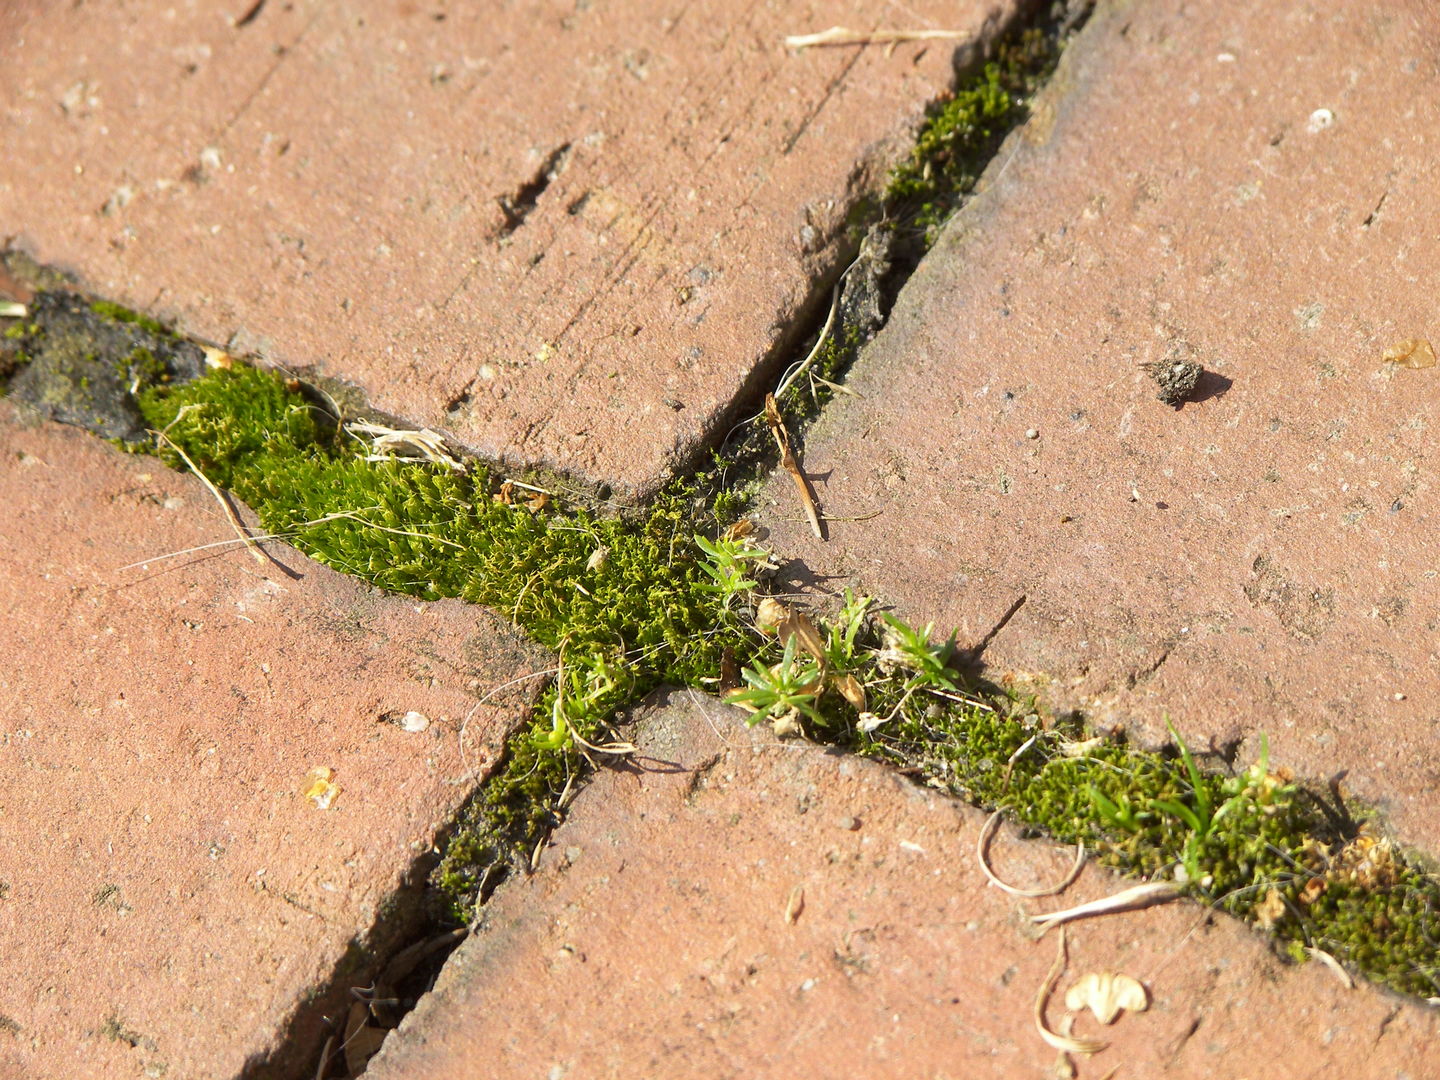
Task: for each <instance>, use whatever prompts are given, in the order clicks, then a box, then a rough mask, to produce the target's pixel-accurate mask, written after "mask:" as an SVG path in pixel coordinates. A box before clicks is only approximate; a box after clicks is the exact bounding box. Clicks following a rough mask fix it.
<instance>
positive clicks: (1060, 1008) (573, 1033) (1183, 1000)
mask: <svg viewBox="0 0 1440 1080" xmlns="http://www.w3.org/2000/svg"><path fill="white" fill-rule="evenodd" d="M639 713H640V726H639V728H638V732H639V734H638V742H639V746H640V753H639V754H638V755H637V756H636V757H635V758H634V759H633V760H632V761H630V762H629V763H627V764H626V765H624V766H622V767H620V768H617V769H613V770H607V771H605V772H603V773H602V774H601V775H600V776H599V777H598V778H597V779H596V780H595V781H594V783H593V784H592V785H591V786H590V787H588V788H586V789H585V790H584V791H583V792H581V794H580V795H579V797H578V798H577V799H576V801H575V803H574V806H573V809H572V813H571V818H570V821H569V822H568V823H567V824H565V825H564V826H562V827H561V828H560V829H559V830H557V831H556V833H555V834H554V836H553V838H552V843H551V845H550V847H549V849H548V850H547V851H546V853H545V855H544V856H543V858H542V862H541V868H540V871H539V873H538V874H536V875H535V876H533V877H531V878H529V879H525V880H520V881H515V882H512V883H510V884H507V885H505V886H502V888H501V890H500V891H499V892H497V894H496V896H495V897H494V898H493V899H492V901H491V903H490V905H489V906H488V907H487V908H486V910H485V917H484V921H483V924H482V926H481V927H480V928H479V930H478V931H477V932H476V933H475V934H473V935H472V937H471V938H470V940H469V941H467V942H466V943H465V944H464V945H463V946H462V947H461V949H460V950H459V951H458V952H457V953H456V955H455V957H453V958H452V960H451V962H450V964H449V965H448V966H447V967H446V969H445V971H444V973H443V974H442V976H441V980H440V982H439V984H438V985H437V987H436V989H435V991H434V992H433V993H432V994H431V995H430V996H429V997H428V998H426V999H425V1000H424V1001H423V1002H422V1003H421V1005H420V1006H419V1008H418V1009H417V1010H416V1011H415V1012H414V1013H412V1014H411V1015H410V1017H409V1018H408V1019H407V1020H406V1021H405V1022H404V1023H403V1024H402V1026H401V1027H400V1028H399V1029H398V1031H397V1032H396V1033H395V1034H394V1035H392V1036H391V1038H390V1041H389V1042H388V1043H387V1044H386V1045H385V1047H384V1048H383V1049H382V1051H381V1053H380V1056H379V1057H378V1058H377V1059H376V1060H375V1061H373V1062H372V1064H371V1068H370V1071H369V1072H368V1073H367V1075H368V1076H373V1077H374V1078H375V1080H410V1078H420V1077H424V1078H426V1080H445V1078H449V1077H473V1076H480V1075H484V1076H494V1077H535V1076H552V1077H565V1078H567V1080H585V1078H589V1077H609V1076H669V1077H707V1078H713V1077H740V1076H745V1077H751V1076H758V1077H766V1076H807V1077H817V1078H828V1077H853V1076H866V1077H916V1076H926V1077H1037V1078H1039V1077H1052V1076H1055V1075H1057V1074H1056V1072H1055V1071H1054V1066H1055V1063H1056V1053H1055V1051H1054V1050H1052V1049H1050V1048H1049V1047H1047V1046H1046V1045H1045V1044H1044V1043H1043V1042H1042V1041H1041V1040H1040V1038H1039V1036H1038V1035H1037V1034H1036V1032H1035V1030H1034V1028H1033V1027H1032V1022H1031V1010H1032V1007H1033V1003H1034V1001H1035V999H1036V994H1037V992H1038V991H1039V989H1040V988H1041V986H1042V985H1043V983H1044V981H1045V978H1046V975H1047V973H1048V972H1049V970H1050V967H1051V965H1052V964H1053V963H1054V961H1055V957H1056V945H1057V939H1056V936H1055V935H1053V934H1052V935H1050V936H1047V937H1045V938H1042V939H1040V940H1034V939H1033V936H1032V935H1031V934H1028V933H1026V932H1024V930H1023V929H1022V924H1023V923H1024V921H1025V920H1024V916H1023V913H1022V911H1021V905H1020V903H1018V902H1017V901H1016V900H1015V899H1013V898H1011V897H1008V896H1006V895H1005V894H1003V893H1002V892H1000V891H999V890H997V889H994V888H991V887H988V886H987V884H986V881H985V878H984V877H983V876H982V874H981V871H980V870H979V868H978V866H977V863H976V861H975V857H974V849H975V843H976V839H977V836H978V834H979V831H980V829H981V827H982V825H983V823H984V820H985V819H984V815H982V814H981V813H979V812H978V811H975V810H972V809H970V808H967V807H963V806H960V805H958V804H956V803H955V802H953V801H952V800H949V799H946V798H944V797H941V796H940V795H938V794H936V793H934V792H932V791H928V790H924V789H920V788H916V787H915V786H913V785H911V784H910V783H909V782H907V781H905V780H903V779H901V778H899V777H898V776H896V775H895V774H894V773H893V772H891V771H888V770H885V769H883V768H881V767H879V766H876V765H873V764H871V763H868V762H864V761H860V760H858V759H854V758H849V757H845V756H842V755H836V754H833V753H828V752H826V751H824V750H822V749H820V748H817V747H814V746H809V745H801V744H795V743H789V744H781V743H777V742H775V741H774V740H773V737H771V736H769V735H768V734H765V733H763V732H761V731H756V732H753V733H747V731H746V729H745V728H744V727H743V726H742V725H741V724H740V722H739V719H738V715H739V714H738V713H737V712H736V711H735V710H733V709H731V708H725V707H723V706H719V705H717V704H715V703H713V702H711V701H709V700H708V699H703V698H699V697H698V696H696V695H692V694H690V693H689V692H684V693H680V694H676V695H674V696H673V697H671V698H670V700H669V701H668V702H665V701H663V700H662V701H660V702H659V703H657V704H654V705H652V706H650V707H647V708H642V709H641V710H639ZM992 855H993V861H994V863H995V864H996V868H997V869H998V870H999V871H1000V872H1002V873H1003V874H1004V875H1005V876H1006V877H1007V878H1008V879H1009V880H1011V881H1012V882H1014V883H1016V884H1019V885H1024V886H1031V887H1033V886H1036V885H1042V886H1043V885H1044V884H1046V883H1048V882H1053V881H1055V880H1057V879H1059V878H1060V877H1062V876H1063V875H1064V873H1065V871H1066V869H1068V866H1069V863H1070V861H1071V854H1070V852H1068V851H1065V850H1060V849H1056V848H1054V847H1053V846H1050V845H1044V844H1039V843H1028V844H1019V843H1016V842H1015V837H1014V835H1013V833H1012V831H1011V830H1010V829H1008V828H1004V829H1002V830H1001V831H1000V833H999V836H998V838H997V841H996V843H995V845H994V848H993V851H992ZM1123 884H1124V883H1122V882H1119V881H1117V880H1115V879H1113V878H1112V877H1110V876H1109V875H1107V874H1104V873H1099V872H1096V871H1095V870H1094V869H1093V868H1087V869H1086V870H1085V871H1084V872H1083V874H1082V877H1081V879H1080V881H1079V882H1077V883H1076V884H1075V885H1074V886H1072V887H1071V888H1070V889H1069V890H1068V891H1067V893H1066V894H1065V895H1064V896H1063V897H1062V898H1058V899H1046V900H1032V901H1025V902H1023V903H1024V906H1025V907H1028V908H1029V910H1030V911H1032V912H1035V911H1044V910H1057V909H1058V908H1060V907H1063V906H1067V905H1068V904H1069V903H1071V902H1078V901H1082V900H1089V899H1093V898H1095V897H1097V896H1100V895H1104V894H1107V893H1109V892H1112V891H1114V890H1116V889H1118V888H1119V887H1121V886H1122V885H1123ZM787 912H788V913H789V915H790V916H791V918H787ZM1068 937H1069V967H1068V969H1067V970H1066V973H1065V976H1064V977H1063V978H1062V979H1061V980H1060V983H1059V987H1058V990H1057V991H1056V993H1055V995H1054V998H1053V1000H1052V1001H1051V1002H1050V1003H1049V1006H1048V1013H1047V1015H1048V1017H1049V1021H1050V1023H1051V1024H1052V1026H1059V1025H1060V1024H1061V1023H1062V1022H1063V1019H1064V1016H1065V1013H1066V1010H1065V1008H1064V1004H1063V997H1064V993H1065V990H1066V989H1068V987H1069V986H1070V984H1071V983H1072V982H1073V981H1074V980H1075V979H1076V978H1077V977H1078V976H1079V975H1080V973H1082V972H1086V971H1092V970H1100V971H1103V970H1115V971H1120V972H1124V973H1128V974H1131V975H1133V976H1135V977H1137V978H1140V979H1141V980H1142V981H1143V982H1144V983H1145V984H1146V986H1147V987H1148V989H1149V992H1150V996H1151V999H1152V1004H1151V1007H1150V1009H1149V1010H1148V1011H1146V1012H1144V1013H1136V1014H1133V1015H1127V1016H1124V1017H1122V1018H1121V1019H1120V1020H1119V1021H1118V1022H1117V1023H1116V1024H1115V1025H1114V1026H1113V1027H1112V1028H1101V1027H1100V1026H1099V1025H1098V1024H1097V1023H1096V1022H1095V1021H1094V1020H1093V1019H1092V1018H1090V1017H1089V1016H1088V1014H1086V1015H1085V1016H1084V1017H1081V1018H1079V1019H1077V1020H1076V1023H1075V1033H1076V1034H1083V1035H1090V1036H1093V1035H1098V1034H1103V1035H1104V1037H1105V1038H1107V1039H1110V1040H1112V1043H1113V1045H1112V1046H1111V1047H1110V1048H1109V1049H1107V1050H1105V1051H1104V1052H1102V1053H1100V1054H1099V1055H1097V1056H1095V1057H1094V1058H1091V1059H1088V1060H1081V1061H1079V1062H1077V1065H1078V1068H1079V1075H1080V1076H1081V1077H1103V1076H1106V1075H1120V1076H1150V1077H1158V1076H1165V1077H1172V1078H1188V1077H1194V1078H1197V1080H1200V1078H1204V1080H1211V1078H1213V1077H1217V1076H1225V1077H1240V1076H1254V1077H1268V1076H1276V1077H1279V1076H1306V1077H1314V1078H1323V1077H1346V1078H1348V1077H1354V1076H1375V1077H1380V1076H1384V1077H1393V1078H1400V1077H1411V1078H1419V1077H1422V1076H1426V1075H1430V1073H1431V1072H1432V1071H1433V1069H1432V1068H1431V1066H1432V1064H1433V1055H1432V1052H1431V1049H1430V1047H1431V1046H1433V1040H1434V1039H1436V1038H1437V1037H1440V1016H1437V1014H1436V1013H1435V1012H1433V1011H1430V1010H1426V1009H1424V1008H1423V1007H1420V1006H1415V1005H1410V1004H1402V1003H1399V1002H1397V1001H1394V1000H1391V999H1388V998H1386V997H1384V996H1383V995H1381V994H1378V993H1376V992H1373V991H1370V990H1365V989H1361V990H1356V991H1347V990H1345V989H1344V988H1343V987H1342V986H1341V985H1340V983H1339V982H1338V981H1337V980H1336V979H1335V978H1334V977H1333V976H1332V975H1330V974H1329V973H1328V972H1326V971H1325V970H1324V969H1323V968H1321V966H1320V965H1318V964H1314V965H1309V966H1307V967H1304V968H1291V967H1284V966H1282V965H1280V964H1279V963H1278V962H1277V961H1276V960H1275V959H1274V958H1273V957H1272V956H1271V955H1270V953H1269V952H1268V951H1267V949H1266V948H1265V945H1264V943H1263V941H1262V940H1261V939H1260V938H1259V937H1258V936H1255V935H1253V934H1251V933H1250V932H1249V931H1247V930H1245V929H1243V928H1242V927H1240V926H1239V925H1238V924H1236V923H1234V922H1232V921H1230V920H1226V919H1219V920H1216V921H1211V920H1210V919H1208V918H1207V916H1206V913H1205V912H1204V911H1203V910H1201V909H1199V908H1196V907H1193V906H1190V905H1187V904H1172V905H1169V906H1166V907H1160V908H1152V909H1150V910H1147V911H1142V912H1137V913H1131V914H1125V915H1120V916H1115V917H1111V918H1108V919H1103V920H1096V921H1093V922H1089V923H1078V924H1075V925H1074V926H1072V928H1071V929H1070V931H1069V935H1068ZM1112 1070H1118V1072H1112Z"/></svg>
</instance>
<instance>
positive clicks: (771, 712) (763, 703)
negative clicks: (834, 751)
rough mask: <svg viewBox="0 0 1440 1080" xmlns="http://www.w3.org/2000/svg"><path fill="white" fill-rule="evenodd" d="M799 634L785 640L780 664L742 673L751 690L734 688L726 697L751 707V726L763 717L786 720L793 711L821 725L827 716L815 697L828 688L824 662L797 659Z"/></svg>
mask: <svg viewBox="0 0 1440 1080" xmlns="http://www.w3.org/2000/svg"><path fill="white" fill-rule="evenodd" d="M798 644H799V638H798V636H797V635H791V637H790V640H788V641H787V642H785V654H784V655H783V656H782V657H781V658H780V662H779V663H778V664H774V665H771V666H770V667H765V666H764V665H756V666H755V667H747V668H745V669H744V670H742V671H741V672H740V677H741V678H742V679H744V680H745V682H746V683H748V684H749V686H750V689H748V690H732V691H731V692H730V693H729V694H728V695H726V698H725V700H726V701H728V702H730V703H731V704H732V705H739V706H741V707H742V708H744V709H747V710H748V711H749V713H750V715H749V716H748V717H747V718H746V721H745V722H746V723H747V724H749V725H750V726H751V727H754V726H755V725H756V724H758V723H760V721H762V720H766V719H770V720H783V719H785V718H786V717H789V716H790V715H791V714H792V713H799V714H802V715H804V716H807V717H809V718H810V719H811V720H813V721H814V722H815V723H817V724H824V723H825V718H824V717H823V716H821V715H820V713H819V711H818V710H817V709H816V708H815V699H816V698H817V697H818V696H819V694H820V691H821V690H822V689H823V687H824V683H825V680H824V677H823V676H822V675H821V672H820V665H819V663H817V662H816V661H815V660H814V658H812V657H809V656H807V657H805V658H804V659H797V658H796V651H797V649H796V647H797V645H798Z"/></svg>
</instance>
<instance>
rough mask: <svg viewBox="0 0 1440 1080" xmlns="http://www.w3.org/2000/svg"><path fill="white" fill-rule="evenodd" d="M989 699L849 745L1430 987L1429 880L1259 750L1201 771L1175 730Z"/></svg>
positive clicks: (1436, 975) (1292, 943) (914, 709)
mask: <svg viewBox="0 0 1440 1080" xmlns="http://www.w3.org/2000/svg"><path fill="white" fill-rule="evenodd" d="M997 704H1000V699H994V698H992V699H990V701H988V702H984V703H980V704H975V705H965V704H956V703H953V702H941V703H936V702H934V701H932V702H929V703H926V702H915V701H912V702H908V703H906V704H905V705H904V706H903V707H902V708H901V709H900V710H899V714H898V715H897V716H896V719H895V722H894V723H893V724H890V725H886V726H884V727H882V728H880V729H877V730H875V731H874V732H872V733H861V734H859V735H858V736H857V737H856V738H855V740H854V742H853V743H852V746H853V748H854V749H856V750H857V751H858V752H860V753H861V754H864V755H865V756H868V757H873V758H876V759H878V760H881V761H887V762H890V763H893V764H896V765H899V766H901V767H903V768H906V769H908V770H912V771H914V772H916V773H918V774H920V775H921V776H922V777H923V778H924V779H925V780H926V781H927V782H928V783H930V784H932V785H935V786H938V787H941V788H943V789H945V790H948V791H950V792H952V793H953V794H955V795H958V796H960V797H962V798H964V799H966V800H968V801H971V802H973V803H975V804H977V805H979V806H983V807H986V808H992V807H993V808H998V809H1003V810H1005V811H1006V812H1007V813H1008V814H1010V815H1011V816H1013V817H1014V818H1017V819H1018V820H1020V821H1022V822H1025V823H1027V824H1029V825H1032V826H1034V827H1035V828H1036V829H1038V830H1040V831H1042V832H1044V833H1046V834H1048V835H1050V836H1053V837H1054V838H1056V839H1058V840H1061V841H1065V842H1070V843H1081V842H1083V843H1084V844H1085V845H1086V847H1087V848H1088V849H1089V850H1090V851H1091V852H1092V853H1093V854H1094V856H1095V857H1096V858H1097V859H1098V860H1099V861H1100V862H1101V863H1103V864H1104V865H1106V866H1110V867H1112V868H1114V869H1116V870H1118V871H1120V872H1122V873H1125V874H1129V875H1132V876H1137V877H1143V878H1149V879H1162V880H1178V881H1180V882H1181V883H1182V884H1183V885H1184V886H1185V889H1186V891H1187V892H1189V893H1190V894H1191V895H1192V896H1194V898H1195V899H1197V900H1200V901H1202V902H1204V903H1206V904H1208V905H1211V906H1214V907H1218V908H1221V909H1223V910H1225V911H1228V912H1230V913H1231V914H1233V915H1236V916H1239V917H1241V918H1243V919H1246V920H1247V921H1250V922H1252V923H1257V924H1259V925H1260V926H1261V927H1263V928H1265V929H1267V930H1269V931H1270V932H1272V933H1273V934H1274V935H1275V936H1276V937H1277V938H1278V939H1279V941H1280V942H1281V943H1282V944H1288V945H1289V948H1288V949H1287V950H1286V951H1288V952H1290V954H1291V955H1292V956H1294V957H1296V958H1298V959H1304V958H1305V957H1306V956H1307V955H1308V954H1307V953H1306V948H1307V947H1308V948H1315V949H1320V950H1322V951H1324V952H1327V953H1329V954H1330V955H1332V956H1334V957H1336V958H1337V959H1339V960H1340V961H1342V962H1343V963H1346V964H1348V965H1350V966H1351V967H1353V968H1354V969H1356V970H1358V971H1360V972H1362V973H1363V974H1365V975H1366V976H1367V977H1368V978H1371V979H1373V980H1375V981H1378V982H1380V983H1383V984H1384V985H1386V986H1389V987H1391V988H1392V989H1396V990H1400V991H1402V992H1404V993H1409V994H1415V995H1418V996H1424V997H1428V996H1433V995H1435V994H1437V993H1440V882H1437V880H1436V878H1435V877H1434V876H1433V875H1430V874H1427V873H1425V872H1424V870H1423V868H1422V867H1420V866H1418V865H1417V864H1416V863H1415V862H1414V861H1413V859H1409V858H1407V857H1405V856H1404V855H1402V854H1401V853H1400V852H1399V851H1398V850H1397V849H1396V848H1394V847H1393V846H1392V845H1391V844H1390V843H1389V842H1388V841H1386V840H1384V839H1381V838H1379V837H1377V836H1375V835H1373V834H1371V833H1370V832H1368V831H1367V830H1366V828H1365V827H1364V826H1359V827H1357V826H1356V825H1355V824H1354V822H1352V821H1351V820H1350V818H1349V814H1348V812H1347V811H1346V810H1345V809H1344V807H1341V806H1338V805H1335V804H1333V803H1332V802H1327V801H1326V800H1325V799H1323V798H1321V797H1319V796H1317V795H1316V794H1315V793H1313V792H1311V791H1307V790H1306V789H1305V788H1304V787H1302V786H1299V785H1297V784H1295V783H1294V782H1293V781H1292V780H1291V778H1289V777H1287V776H1286V775H1284V774H1283V773H1273V772H1271V771H1270V770H1269V767H1268V762H1266V761H1264V760H1263V759H1262V760H1261V761H1258V762H1255V763H1253V764H1251V765H1250V766H1248V767H1247V768H1244V769H1241V770H1239V771H1238V772H1236V773H1233V774H1225V773H1215V772H1208V771H1201V770H1199V769H1198V767H1197V766H1196V765H1195V764H1194V762H1193V759H1192V758H1191V757H1190V754H1189V751H1188V750H1187V749H1186V748H1185V745H1184V742H1183V740H1180V739H1179V738H1178V736H1177V752H1176V753H1171V754H1158V753H1150V752H1146V751H1142V750H1137V749H1135V748H1133V747H1129V746H1126V745H1125V744H1124V743H1122V742H1117V741H1114V740H1099V739H1094V738H1087V732H1086V731H1085V730H1084V729H1083V725H1081V724H1080V723H1079V722H1078V721H1071V722H1067V723H1062V724H1058V725H1054V726H1049V727H1047V726H1043V725H1042V724H1041V723H1040V720H1039V718H1038V717H1037V716H1035V715H1034V714H1028V715H1027V714H1025V712H1024V709H1023V708H1019V707H1018V706H1017V707H1016V708H1015V709H1013V710H1012V711H1009V712H1007V711H1005V710H1003V709H1000V710H997V709H995V708H994V706H995V705H997Z"/></svg>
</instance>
